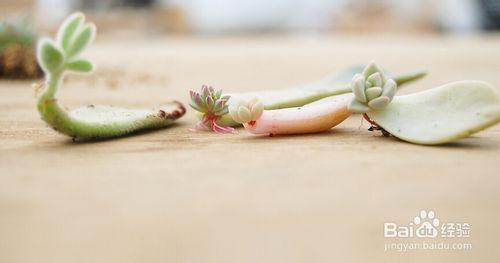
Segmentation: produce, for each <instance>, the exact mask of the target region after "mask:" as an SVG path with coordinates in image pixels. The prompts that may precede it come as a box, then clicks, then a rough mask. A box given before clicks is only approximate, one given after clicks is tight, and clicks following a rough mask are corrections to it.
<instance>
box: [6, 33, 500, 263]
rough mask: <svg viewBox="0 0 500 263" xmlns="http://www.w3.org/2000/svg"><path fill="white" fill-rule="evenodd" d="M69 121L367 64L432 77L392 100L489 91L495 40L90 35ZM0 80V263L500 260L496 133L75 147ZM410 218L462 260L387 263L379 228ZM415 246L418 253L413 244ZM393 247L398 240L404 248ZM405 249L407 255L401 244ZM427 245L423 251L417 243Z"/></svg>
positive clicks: (165, 135)
mask: <svg viewBox="0 0 500 263" xmlns="http://www.w3.org/2000/svg"><path fill="white" fill-rule="evenodd" d="M86 55H87V56H88V57H90V58H92V59H94V60H95V61H96V62H97V65H98V69H97V71H96V72H95V73H94V74H93V75H92V76H89V77H85V76H71V77H70V78H69V80H68V82H67V83H66V85H65V86H64V87H63V89H62V90H61V92H60V97H61V100H62V102H63V103H64V104H65V105H67V106H68V107H77V106H81V105H86V104H90V103H94V104H112V105H121V106H127V107H150V106H153V105H157V104H160V103H162V102H164V101H168V100H171V99H179V100H181V101H183V102H187V99H188V92H187V91H188V90H189V89H198V88H199V87H200V86H201V84H211V85H213V86H215V87H217V88H223V89H224V90H227V91H243V90H259V89H271V88H285V87H287V86H290V85H294V84H301V83H307V82H309V81H313V80H316V79H319V78H321V77H323V76H324V75H326V74H329V73H330V72H333V71H335V70H336V69H339V68H342V67H344V66H348V65H351V64H357V63H366V62H368V61H370V60H376V61H377V62H378V63H380V64H382V65H384V66H385V67H387V68H390V69H393V70H394V71H398V72H402V71H411V70H416V69H422V68H424V69H427V70H428V71H429V75H428V77H426V78H425V79H423V80H422V81H419V82H417V83H415V84H412V85H410V86H407V88H405V89H404V91H402V92H403V93H410V92H415V91H418V90H422V89H427V88H431V87H434V86H437V85H440V84H443V83H445V82H449V81H454V80H461V79H481V80H485V81H488V82H491V83H492V84H493V85H496V86H497V87H500V75H499V72H500V62H499V61H500V36H498V35H489V36H470V37H462V38H459V37H452V36H449V37H436V36H390V35H387V36H384V35H382V36H381V35H368V36H356V35H350V36H329V37H317V36H308V37H301V36H267V37H254V38H251V37H234V38H230V37H226V38H216V37H206V38H150V39H146V40H137V39H135V38H130V39H126V38H120V37H106V36H104V37H100V38H99V39H98V41H97V43H96V44H95V45H94V46H93V47H92V49H91V51H90V52H89V53H88V54H86ZM35 101H36V99H35V97H34V92H33V90H32V89H31V88H30V83H29V82H23V81H1V82H0V262H2V263H14V262H15V263H17V262H120V263H123V262H218V263H220V262H273V263H274V262H402V261H404V262H406V261H408V262H438V261H439V262H472V261H474V262H497V261H498V259H499V258H500V252H499V251H500V250H499V249H498V244H499V241H500V227H499V225H498V224H499V222H500V209H499V208H500V194H499V193H500V192H499V186H500V158H499V157H500V126H496V127H493V128H491V129H489V130H487V131H484V132H481V133H479V134H476V135H474V136H473V137H471V138H468V139H464V140H461V141H459V142H457V143H452V144H448V145H444V146H439V147H425V146H418V145H412V144H408V143H404V142H401V141H398V140H397V139H394V138H384V137H381V136H380V135H379V134H377V133H371V132H369V131H367V130H366V129H367V127H368V125H367V123H366V122H365V123H363V124H361V120H360V117H358V116H354V117H351V118H350V119H349V120H348V121H346V122H345V123H342V124H341V125H340V126H339V127H337V128H335V129H333V130H331V131H330V132H325V133H321V134H314V135H298V136H288V137H279V136H278V137H273V138H270V137H255V136H251V135H249V134H248V133H246V132H245V131H244V130H240V131H239V134H237V135H216V134H210V133H203V132H190V131H188V128H190V127H193V126H194V124H195V121H196V120H195V117H194V116H193V112H192V111H188V113H187V115H186V116H185V117H184V118H182V119H181V120H180V121H179V122H178V124H177V125H175V126H174V127H171V128H168V129H164V130H159V131H153V132H147V133H142V134H139V135H137V136H130V137H126V138H120V139H116V140H109V141H103V142H94V143H72V142H71V141H70V140H68V139H67V138H66V137H64V136H61V135H59V134H57V133H55V132H54V131H52V130H51V129H49V128H48V127H47V126H46V125H45V124H44V123H43V122H42V121H41V120H40V118H39V115H38V112H36V110H35V106H34V105H35ZM422 209H431V210H434V211H435V213H436V216H437V217H438V218H439V219H440V220H441V222H468V223H470V224H471V225H472V227H471V237H469V238H465V239H459V238H456V239H447V240H445V241H450V240H451V241H453V242H462V241H463V242H468V243H471V244H472V246H473V247H472V250H470V251H463V250H460V251H431V250H419V251H411V252H395V251H388V252H385V251H384V244H385V243H387V242H390V241H395V240H393V239H389V238H384V236H383V223H384V222H396V223H398V224H400V225H405V224H408V223H410V220H412V218H413V217H414V216H416V215H417V214H418V213H419V211H420V210H422ZM410 240H411V241H415V240H417V239H410ZM400 241H401V240H400ZM403 241H404V240H403ZM429 241H433V239H430V240H429Z"/></svg>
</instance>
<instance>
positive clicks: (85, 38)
mask: <svg viewBox="0 0 500 263" xmlns="http://www.w3.org/2000/svg"><path fill="white" fill-rule="evenodd" d="M95 31H96V27H95V25H94V24H91V23H89V24H86V25H84V26H83V27H82V29H81V30H80V31H79V32H78V33H76V34H77V35H75V37H74V40H73V41H72V43H71V45H70V46H69V47H68V50H67V52H66V55H67V56H68V57H75V56H77V55H78V54H80V53H81V52H82V51H83V50H84V49H85V48H86V47H87V46H88V44H89V43H90V42H92V40H93V39H94V36H95Z"/></svg>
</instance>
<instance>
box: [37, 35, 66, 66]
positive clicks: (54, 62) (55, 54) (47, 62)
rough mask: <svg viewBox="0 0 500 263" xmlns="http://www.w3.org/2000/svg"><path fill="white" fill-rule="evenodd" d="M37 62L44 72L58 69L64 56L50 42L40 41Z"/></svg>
mask: <svg viewBox="0 0 500 263" xmlns="http://www.w3.org/2000/svg"><path fill="white" fill-rule="evenodd" d="M38 58H39V59H38V62H39V63H40V66H41V67H42V68H43V69H44V70H45V71H46V72H54V71H57V70H58V69H60V68H61V67H62V65H63V63H64V55H63V53H62V52H61V50H59V49H58V48H57V47H56V46H55V45H54V43H53V42H52V41H50V40H47V39H44V40H41V42H40V44H39V47H38Z"/></svg>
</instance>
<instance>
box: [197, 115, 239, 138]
mask: <svg viewBox="0 0 500 263" xmlns="http://www.w3.org/2000/svg"><path fill="white" fill-rule="evenodd" d="M217 120H218V118H217V117H212V116H204V117H203V119H202V120H201V121H199V122H198V123H197V124H196V130H202V131H213V132H215V133H218V134H225V133H235V132H236V130H235V129H234V128H232V127H224V126H221V125H219V124H217Z"/></svg>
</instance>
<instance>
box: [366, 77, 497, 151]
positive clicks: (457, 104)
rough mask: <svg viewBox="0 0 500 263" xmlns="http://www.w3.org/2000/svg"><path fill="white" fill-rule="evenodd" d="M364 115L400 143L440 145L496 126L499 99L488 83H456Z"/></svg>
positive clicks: (423, 92)
mask: <svg viewBox="0 0 500 263" xmlns="http://www.w3.org/2000/svg"><path fill="white" fill-rule="evenodd" d="M367 114H368V116H369V117H370V119H372V120H373V121H375V122H376V123H377V124H378V125H379V126H381V127H382V128H384V129H385V130H386V131H388V132H389V133H391V134H392V135H394V136H396V137H398V138H400V139H401V140H404V141H408V142H412V143H417V144H442V143H447V142H451V141H454V140H457V139H460V138H463V137H467V136H469V135H471V134H473V133H475V132H478V131H481V130H483V129H486V128H488V127H490V126H493V125H495V124H497V123H499V122H500V95H499V93H498V90H496V89H495V88H494V87H492V86H491V85H490V84H488V83H485V82H482V81H474V80H466V81H458V82H452V83H449V84H446V85H443V86H440V87H437V88H433V89H430V90H426V91H422V92H418V93H414V94H410V95H405V96H396V97H394V100H393V101H392V102H391V103H390V104H389V105H388V106H387V107H385V108H383V109H381V110H374V111H371V112H369V113H367Z"/></svg>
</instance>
